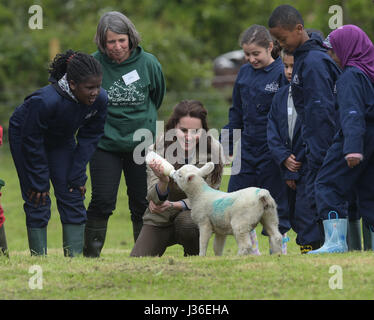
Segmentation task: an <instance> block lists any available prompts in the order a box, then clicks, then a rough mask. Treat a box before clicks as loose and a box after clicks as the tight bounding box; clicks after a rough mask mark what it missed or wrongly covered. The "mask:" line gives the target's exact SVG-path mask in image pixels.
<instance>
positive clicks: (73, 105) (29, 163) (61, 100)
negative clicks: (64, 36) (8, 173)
mask: <svg viewBox="0 0 374 320" xmlns="http://www.w3.org/2000/svg"><path fill="white" fill-rule="evenodd" d="M107 100H108V98H107V94H106V91H105V90H103V89H101V91H100V95H99V96H98V97H97V99H96V101H95V102H94V104H93V105H91V106H86V105H83V104H79V103H77V102H75V101H74V100H73V99H71V98H70V97H69V96H67V95H66V94H65V93H64V92H63V91H62V90H61V89H60V88H58V87H57V86H56V85H48V86H46V87H43V88H41V89H39V90H37V91H36V92H34V93H33V94H31V95H30V96H28V97H26V99H25V101H24V102H23V104H22V105H20V106H19V107H17V109H16V110H15V111H14V113H13V115H12V116H11V118H10V120H9V143H10V148H11V153H12V156H13V160H14V163H15V166H16V169H17V173H18V177H19V181H20V185H21V191H22V197H23V200H24V201H25V203H24V210H25V213H26V225H27V227H29V228H44V227H46V226H47V224H48V221H49V219H50V215H51V211H50V206H51V200H50V198H49V197H48V199H47V203H46V204H45V205H42V204H39V206H37V207H35V204H34V203H33V202H30V201H29V199H28V193H29V192H30V190H33V191H38V192H46V191H49V187H50V185H49V180H51V182H52V184H53V187H54V193H55V196H56V200H57V208H58V211H59V213H60V219H61V222H62V223H63V224H83V223H85V221H86V209H85V206H84V202H83V200H84V199H83V197H82V195H81V194H80V192H79V190H78V187H80V186H84V185H85V183H86V180H87V176H86V166H87V163H88V161H89V159H90V158H91V156H92V154H93V152H94V151H95V149H96V145H97V142H98V141H99V138H100V137H101V136H102V134H103V132H104V122H105V118H106V112H107V111H106V110H107V107H106V106H107ZM70 188H73V191H72V192H69V189H70ZM33 200H34V199H33Z"/></svg>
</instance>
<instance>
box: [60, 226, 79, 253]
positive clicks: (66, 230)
mask: <svg viewBox="0 0 374 320" xmlns="http://www.w3.org/2000/svg"><path fill="white" fill-rule="evenodd" d="M84 228H85V225H84V224H63V225H62V246H63V249H64V256H65V257H76V256H78V255H81V254H82V252H83V239H84Z"/></svg>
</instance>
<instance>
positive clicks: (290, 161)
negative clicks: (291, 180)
mask: <svg viewBox="0 0 374 320" xmlns="http://www.w3.org/2000/svg"><path fill="white" fill-rule="evenodd" d="M283 164H284V166H285V167H286V168H287V169H288V170H290V171H291V172H297V171H299V169H300V168H301V165H302V163H301V162H299V161H296V157H295V155H293V154H291V155H290V156H289V157H288V158H287V159H286V160H284V161H283Z"/></svg>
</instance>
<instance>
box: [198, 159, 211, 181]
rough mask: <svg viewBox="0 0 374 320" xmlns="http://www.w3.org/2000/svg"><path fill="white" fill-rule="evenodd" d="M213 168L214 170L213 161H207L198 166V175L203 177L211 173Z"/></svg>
mask: <svg viewBox="0 0 374 320" xmlns="http://www.w3.org/2000/svg"><path fill="white" fill-rule="evenodd" d="M213 170H214V163H213V162H208V163H206V164H205V165H204V166H203V167H201V168H200V170H199V175H200V176H201V177H203V178H204V177H206V176H207V175H208V174H209V173H211V172H212V171H213Z"/></svg>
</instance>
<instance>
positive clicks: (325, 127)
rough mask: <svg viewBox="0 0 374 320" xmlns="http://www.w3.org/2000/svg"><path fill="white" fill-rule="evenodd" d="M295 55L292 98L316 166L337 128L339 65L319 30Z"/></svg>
mask: <svg viewBox="0 0 374 320" xmlns="http://www.w3.org/2000/svg"><path fill="white" fill-rule="evenodd" d="M294 59H295V63H294V68H293V72H292V80H291V86H292V98H293V101H294V104H295V108H296V111H297V114H298V116H299V117H300V120H301V123H302V136H303V140H304V142H305V143H306V147H307V154H308V160H309V164H310V167H311V168H313V169H316V168H319V167H320V165H321V164H322V162H323V159H324V157H325V154H326V151H327V149H328V148H329V146H330V145H331V143H332V140H333V137H334V135H335V133H336V131H337V127H336V126H337V124H336V118H337V114H336V109H337V108H336V88H335V84H336V81H337V79H338V77H339V74H340V69H339V67H338V66H337V65H336V64H335V62H334V61H333V60H332V59H331V57H330V56H329V55H328V54H327V50H326V48H325V47H324V46H323V44H322V39H321V37H320V36H319V35H318V34H316V33H312V34H310V39H309V40H307V41H306V42H305V43H304V44H302V45H301V46H300V47H299V48H297V49H296V51H295V52H294Z"/></svg>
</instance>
